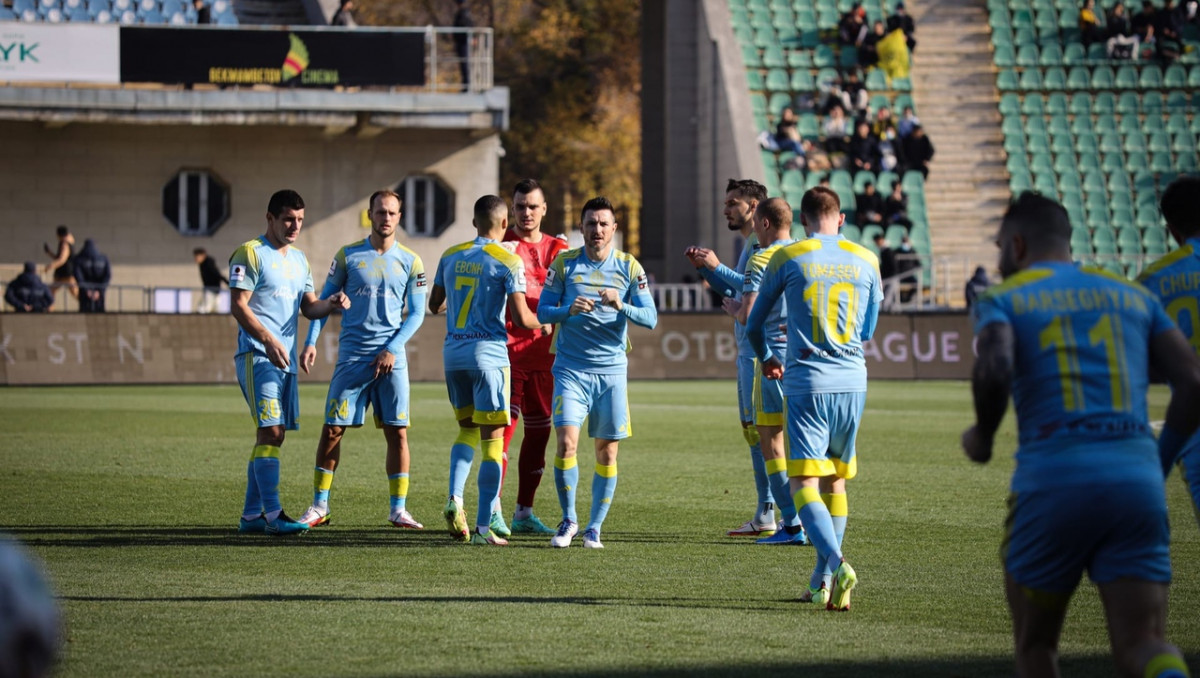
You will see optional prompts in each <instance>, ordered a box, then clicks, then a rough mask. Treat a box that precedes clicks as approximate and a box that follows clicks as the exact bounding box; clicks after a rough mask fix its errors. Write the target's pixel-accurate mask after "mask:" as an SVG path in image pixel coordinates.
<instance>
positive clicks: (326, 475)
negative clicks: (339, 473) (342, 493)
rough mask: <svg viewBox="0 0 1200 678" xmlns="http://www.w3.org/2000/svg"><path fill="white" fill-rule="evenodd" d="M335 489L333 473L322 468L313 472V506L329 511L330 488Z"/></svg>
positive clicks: (317, 468)
mask: <svg viewBox="0 0 1200 678" xmlns="http://www.w3.org/2000/svg"><path fill="white" fill-rule="evenodd" d="M330 487H333V471H330V470H327V469H323V468H321V467H320V466H318V467H316V468H315V469H314V470H313V506H316V507H317V508H319V509H321V510H323V511H328V510H329V488H330Z"/></svg>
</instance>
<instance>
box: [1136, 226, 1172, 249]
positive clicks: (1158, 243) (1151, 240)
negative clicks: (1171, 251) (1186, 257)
mask: <svg viewBox="0 0 1200 678" xmlns="http://www.w3.org/2000/svg"><path fill="white" fill-rule="evenodd" d="M1142 247H1143V248H1145V250H1146V253H1147V254H1150V253H1151V250H1155V251H1157V250H1158V248H1160V247H1161V248H1162V249H1163V251H1164V252H1165V251H1166V247H1167V234H1166V233H1164V232H1163V230H1162V229H1161V228H1146V229H1144V230H1142Z"/></svg>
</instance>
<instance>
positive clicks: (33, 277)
mask: <svg viewBox="0 0 1200 678" xmlns="http://www.w3.org/2000/svg"><path fill="white" fill-rule="evenodd" d="M4 300H5V301H7V302H8V303H9V305H11V306H12V307H13V309H14V310H15V311H16V312H17V313H44V312H46V311H49V310H50V307H52V306H54V293H53V292H51V291H50V287H49V286H48V285H47V284H46V283H44V282H42V279H41V278H39V277H38V273H37V264H35V263H33V262H32V261H27V262H25V272H24V273H22V274H21V275H19V276H17V277H16V278H13V280H12V282H10V283H8V289H6V290H4Z"/></svg>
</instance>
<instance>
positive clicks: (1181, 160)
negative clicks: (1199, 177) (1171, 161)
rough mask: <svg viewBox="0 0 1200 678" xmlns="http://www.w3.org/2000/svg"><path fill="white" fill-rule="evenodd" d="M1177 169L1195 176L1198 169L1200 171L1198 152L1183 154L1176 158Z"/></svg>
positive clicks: (1192, 151)
mask: <svg viewBox="0 0 1200 678" xmlns="http://www.w3.org/2000/svg"><path fill="white" fill-rule="evenodd" d="M1175 168H1176V169H1178V170H1179V171H1181V172H1188V173H1189V174H1194V173H1195V172H1196V171H1197V170H1198V169H1200V158H1197V157H1196V152H1195V151H1194V150H1191V151H1187V152H1181V153H1180V154H1179V156H1178V157H1176V158H1175Z"/></svg>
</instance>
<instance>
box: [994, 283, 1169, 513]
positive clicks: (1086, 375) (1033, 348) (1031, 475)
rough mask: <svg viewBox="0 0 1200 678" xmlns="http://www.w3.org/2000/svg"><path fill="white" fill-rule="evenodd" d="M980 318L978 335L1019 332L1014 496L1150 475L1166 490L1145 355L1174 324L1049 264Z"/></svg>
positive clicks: (1001, 291) (1121, 288)
mask: <svg viewBox="0 0 1200 678" xmlns="http://www.w3.org/2000/svg"><path fill="white" fill-rule="evenodd" d="M974 314H975V331H976V333H977V334H978V332H979V331H980V330H982V329H983V328H984V327H986V326H988V325H990V324H992V323H1005V324H1007V325H1010V326H1011V327H1012V330H1013V335H1014V339H1015V345H1016V349H1015V353H1016V355H1015V357H1016V364H1015V366H1014V367H1015V377H1014V380H1013V391H1012V394H1013V404H1014V406H1015V408H1016V412H1017V428H1018V433H1019V436H1018V440H1019V443H1018V448H1017V456H1016V458H1017V470H1016V472H1015V473H1014V475H1013V489H1014V491H1020V490H1028V489H1034V488H1039V487H1048V486H1058V487H1061V486H1062V485H1064V484H1074V483H1078V482H1088V481H1089V480H1095V481H1114V480H1117V479H1121V478H1125V479H1128V480H1131V481H1132V480H1133V479H1134V477H1135V476H1136V477H1141V476H1143V475H1144V476H1146V477H1147V478H1148V479H1152V480H1153V479H1155V478H1156V479H1157V480H1156V482H1158V483H1161V482H1162V472H1161V469H1160V468H1159V464H1158V458H1157V455H1156V453H1155V446H1154V440H1153V437H1152V435H1151V433H1150V427H1149V425H1148V424H1147V411H1146V388H1147V386H1148V384H1149V376H1148V371H1149V365H1148V361H1147V360H1146V356H1147V355H1149V344H1150V341H1151V339H1152V338H1153V337H1154V336H1156V335H1157V334H1159V333H1160V332H1165V331H1167V330H1169V329H1171V328H1172V327H1173V325H1172V323H1171V321H1170V319H1169V318H1168V317H1167V314H1166V313H1165V312H1164V311H1163V308H1162V305H1161V304H1160V303H1159V302H1158V300H1157V299H1155V298H1154V296H1153V295H1151V294H1150V293H1149V292H1147V291H1146V289H1145V288H1143V287H1142V286H1141V285H1138V284H1136V283H1132V282H1129V281H1128V280H1126V279H1124V278H1122V277H1120V276H1115V275H1112V274H1109V273H1107V272H1104V271H1101V270H1099V269H1090V268H1079V267H1077V266H1076V265H1074V264H1070V263H1058V262H1044V263H1038V264H1034V265H1033V266H1031V267H1030V268H1028V269H1026V270H1024V271H1022V272H1020V273H1017V274H1016V275H1013V276H1010V277H1009V278H1008V279H1007V280H1005V281H1004V283H1002V284H1000V285H998V286H996V287H993V288H991V289H990V290H988V291H987V292H986V293H985V294H983V295H982V296H980V298H979V299H978V301H976V303H975V307H974ZM1114 443H1115V444H1114Z"/></svg>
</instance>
